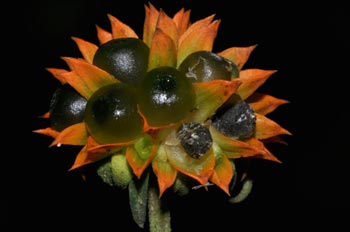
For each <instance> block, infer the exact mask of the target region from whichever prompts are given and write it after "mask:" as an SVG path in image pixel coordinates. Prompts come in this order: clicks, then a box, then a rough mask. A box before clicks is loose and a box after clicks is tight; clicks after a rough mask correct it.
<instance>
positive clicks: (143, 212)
mask: <svg viewBox="0 0 350 232" xmlns="http://www.w3.org/2000/svg"><path fill="white" fill-rule="evenodd" d="M148 181H149V172H146V173H145V174H144V175H143V176H142V177H141V179H137V178H133V179H132V180H131V181H130V183H129V204H130V209H131V213H132V217H133V219H134V221H135V222H136V224H137V225H138V226H139V227H140V228H144V225H145V222H146V219H147V199H148Z"/></svg>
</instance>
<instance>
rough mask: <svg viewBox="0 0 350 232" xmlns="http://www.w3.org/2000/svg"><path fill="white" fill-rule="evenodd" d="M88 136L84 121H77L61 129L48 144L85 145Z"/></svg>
mask: <svg viewBox="0 0 350 232" xmlns="http://www.w3.org/2000/svg"><path fill="white" fill-rule="evenodd" d="M87 137H88V132H87V130H86V126H85V123H83V122H81V123H77V124H74V125H71V126H69V127H67V128H65V129H64V130H63V131H61V132H60V133H59V134H58V135H57V137H56V138H55V140H54V141H53V142H52V143H51V144H50V147H52V146H56V145H57V146H60V145H61V144H66V145H85V144H86V141H87Z"/></svg>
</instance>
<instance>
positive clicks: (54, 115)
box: [49, 84, 87, 131]
mask: <svg viewBox="0 0 350 232" xmlns="http://www.w3.org/2000/svg"><path fill="white" fill-rule="evenodd" d="M86 102H87V100H86V99H85V98H83V97H82V96H81V95H80V94H79V93H78V92H77V91H76V90H75V89H73V87H71V86H70V85H68V84H64V85H62V86H60V87H59V88H57V89H56V91H55V92H54V94H53V96H52V98H51V102H50V107H49V113H50V124H51V127H52V128H53V129H55V130H57V131H62V130H63V129H65V128H66V127H68V126H71V125H73V124H76V123H79V122H82V121H83V118H84V111H85V106H86Z"/></svg>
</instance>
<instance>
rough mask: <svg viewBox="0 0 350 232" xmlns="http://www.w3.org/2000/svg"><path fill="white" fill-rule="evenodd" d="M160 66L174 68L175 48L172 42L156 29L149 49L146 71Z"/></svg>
mask: <svg viewBox="0 0 350 232" xmlns="http://www.w3.org/2000/svg"><path fill="white" fill-rule="evenodd" d="M160 66H172V67H175V66H176V47H175V44H174V42H173V40H172V39H171V38H170V37H169V36H168V35H167V34H165V33H164V32H163V31H162V30H161V29H159V28H157V30H156V31H155V32H154V36H153V40H152V44H151V48H150V54H149V65H148V70H152V69H154V68H156V67H160Z"/></svg>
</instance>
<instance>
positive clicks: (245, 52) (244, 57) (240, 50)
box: [218, 45, 257, 69]
mask: <svg viewBox="0 0 350 232" xmlns="http://www.w3.org/2000/svg"><path fill="white" fill-rule="evenodd" d="M256 47H257V45H252V46H249V47H232V48H227V49H226V50H224V51H222V52H219V53H218V55H219V56H222V57H225V58H227V59H229V60H231V61H232V62H233V63H235V65H237V67H238V69H242V68H243V66H244V64H245V63H246V62H247V61H248V58H249V56H250V54H251V53H252V51H253V50H254V49H255V48H256Z"/></svg>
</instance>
